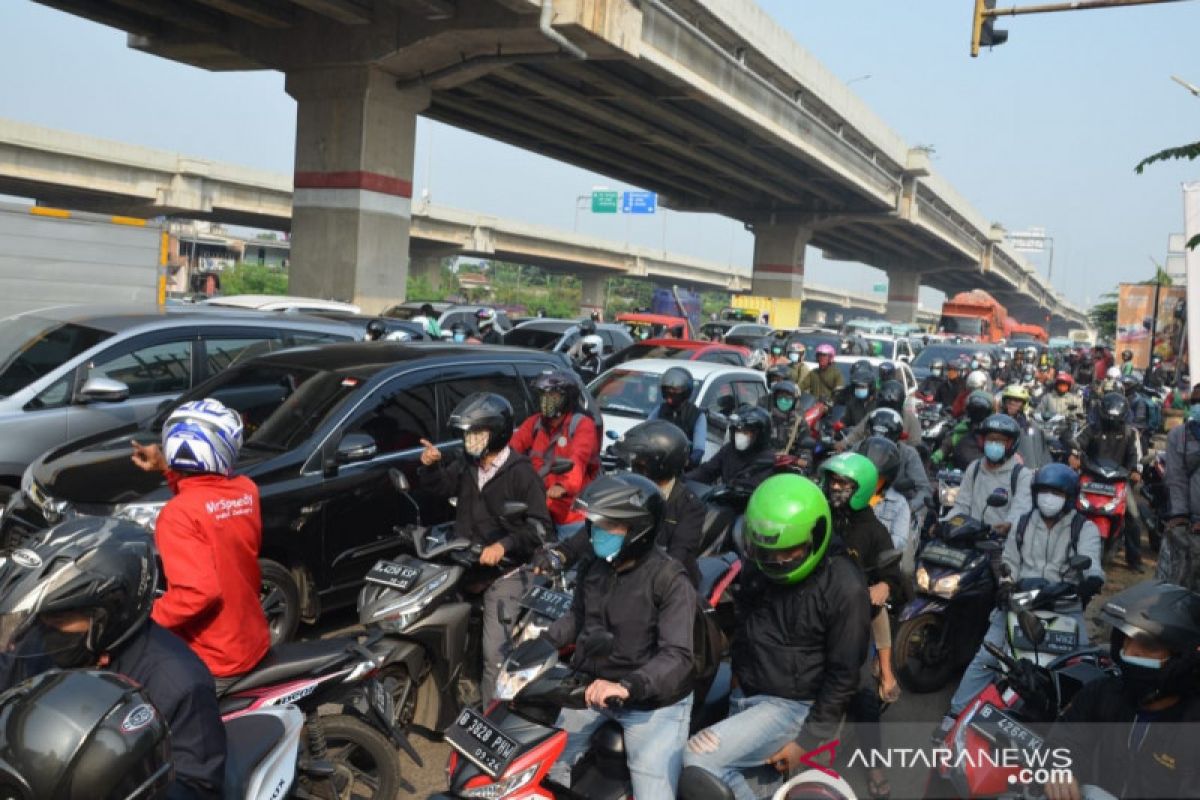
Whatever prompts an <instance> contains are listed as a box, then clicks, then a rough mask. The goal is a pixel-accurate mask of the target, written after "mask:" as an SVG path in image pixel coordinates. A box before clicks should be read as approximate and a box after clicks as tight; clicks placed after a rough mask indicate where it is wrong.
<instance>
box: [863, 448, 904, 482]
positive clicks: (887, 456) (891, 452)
mask: <svg viewBox="0 0 1200 800" xmlns="http://www.w3.org/2000/svg"><path fill="white" fill-rule="evenodd" d="M858 452H859V454H861V455H864V456H866V457H867V458H869V459H871V463H872V464H874V465H875V470H876V471H877V472H878V473H879V479H880V480H881V481H883V483H882V485H883V486H890V485H891V483H892V481H894V480H896V476H897V475H898V474H900V448H899V447H897V446H896V443H895V441H893V440H892V439H890V438H884V437H882V436H868V437H867V438H866V439H863V440H862V441H861V442H859V444H858Z"/></svg>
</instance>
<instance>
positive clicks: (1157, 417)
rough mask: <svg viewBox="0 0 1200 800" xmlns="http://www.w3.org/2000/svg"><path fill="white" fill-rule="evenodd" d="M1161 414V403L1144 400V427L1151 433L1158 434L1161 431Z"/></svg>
mask: <svg viewBox="0 0 1200 800" xmlns="http://www.w3.org/2000/svg"><path fill="white" fill-rule="evenodd" d="M1162 424H1163V413H1162V403H1160V402H1156V401H1154V400H1150V399H1146V426H1147V428H1149V430H1150V432H1151V433H1158V432H1159V431H1161V430H1162Z"/></svg>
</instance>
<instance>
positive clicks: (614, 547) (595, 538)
mask: <svg viewBox="0 0 1200 800" xmlns="http://www.w3.org/2000/svg"><path fill="white" fill-rule="evenodd" d="M624 543H625V537H624V536H622V535H621V534H619V533H609V532H608V531H606V530H604V528H601V527H600V526H599V525H596V524H595V523H593V524H592V552H593V553H595V554H596V557H597V558H601V559H603V560H605V561H612V559H613V558H614V557H615V556H616V555H617V553H619V552H621V545H622V544H624Z"/></svg>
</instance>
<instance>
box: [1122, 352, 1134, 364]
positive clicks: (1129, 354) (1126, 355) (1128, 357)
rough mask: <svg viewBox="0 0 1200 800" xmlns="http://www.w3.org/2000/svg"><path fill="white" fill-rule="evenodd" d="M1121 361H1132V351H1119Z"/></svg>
mask: <svg viewBox="0 0 1200 800" xmlns="http://www.w3.org/2000/svg"><path fill="white" fill-rule="evenodd" d="M1121 360H1122V361H1133V351H1132V350H1122V351H1121Z"/></svg>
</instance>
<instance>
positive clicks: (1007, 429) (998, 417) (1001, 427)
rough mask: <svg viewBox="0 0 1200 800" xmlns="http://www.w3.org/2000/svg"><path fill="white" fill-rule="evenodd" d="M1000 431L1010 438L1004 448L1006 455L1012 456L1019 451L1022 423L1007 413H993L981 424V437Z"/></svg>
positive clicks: (1007, 456)
mask: <svg viewBox="0 0 1200 800" xmlns="http://www.w3.org/2000/svg"><path fill="white" fill-rule="evenodd" d="M993 433H998V434H1000V435H1001V436H1004V437H1005V438H1007V439H1008V445H1007V446H1006V447H1005V448H1004V457H1005V458H1011V457H1012V454H1013V453H1015V452H1016V451H1017V443H1018V442H1019V441H1020V440H1021V425H1020V424H1019V423H1018V422H1017V421H1016V420H1015V419H1013V418H1012V417H1010V416H1008V415H1007V414H992V415H991V416H990V417H988V418H987V419H985V420H984V421H983V424H982V425H980V426H979V438H980V439H986V438H987V437H988V436H989V435H990V434H993Z"/></svg>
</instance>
